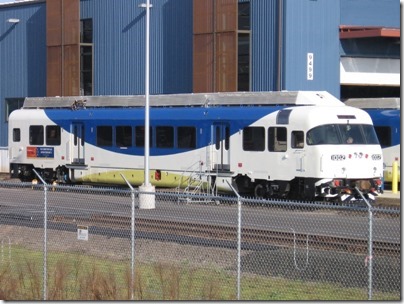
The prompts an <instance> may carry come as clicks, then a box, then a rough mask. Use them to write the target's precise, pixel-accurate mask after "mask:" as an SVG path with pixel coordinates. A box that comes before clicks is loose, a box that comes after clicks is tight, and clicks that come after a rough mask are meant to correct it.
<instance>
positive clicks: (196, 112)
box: [44, 106, 285, 156]
mask: <svg viewBox="0 0 404 304" xmlns="http://www.w3.org/2000/svg"><path fill="white" fill-rule="evenodd" d="M282 108H285V107H284V106H270V107H265V106H262V107H257V106H240V107H211V108H203V107H195V108H194V107H173V108H170V107H166V108H150V126H151V127H156V126H174V127H176V126H195V127H196V128H197V142H196V149H198V148H203V147H206V146H208V145H209V143H210V141H211V132H210V128H211V126H212V125H213V123H217V122H220V123H226V124H228V126H229V127H230V134H231V135H232V134H235V133H236V132H238V131H239V130H240V129H243V128H244V127H246V126H248V125H251V124H252V123H253V122H255V121H257V120H258V119H260V118H262V117H263V116H265V115H268V114H269V113H272V112H275V111H277V110H280V109H282ZM44 111H45V114H46V115H47V116H48V117H49V119H51V120H52V121H53V122H55V123H56V124H57V125H59V126H61V127H62V128H63V129H64V130H66V131H67V132H70V128H71V123H83V124H84V125H85V128H86V131H85V142H86V143H88V144H92V145H96V140H97V139H96V132H95V131H94V130H95V128H96V127H97V126H101V125H108V126H122V125H130V126H143V125H144V116H145V112H144V109H143V108H87V109H81V110H76V111H74V110H70V109H45V110H44ZM91 128H93V131H91ZM201 129H202V134H200V130H201ZM100 148H102V149H105V150H109V151H113V152H116V153H122V154H131V155H139V156H142V155H144V148H143V147H128V148H127V149H120V148H119V147H117V146H111V147H100ZM184 151H189V150H184V149H178V148H156V147H154V146H151V147H150V155H151V156H157V155H169V154H176V153H181V152H184Z"/></svg>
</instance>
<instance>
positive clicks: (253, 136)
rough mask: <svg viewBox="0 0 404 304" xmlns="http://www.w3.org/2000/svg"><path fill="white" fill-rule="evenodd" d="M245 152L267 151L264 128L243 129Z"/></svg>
mask: <svg viewBox="0 0 404 304" xmlns="http://www.w3.org/2000/svg"><path fill="white" fill-rule="evenodd" d="M243 150H244V151H264V150H265V128H264V127H247V128H244V129H243Z"/></svg>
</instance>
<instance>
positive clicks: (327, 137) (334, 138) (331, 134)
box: [306, 125, 340, 145]
mask: <svg viewBox="0 0 404 304" xmlns="http://www.w3.org/2000/svg"><path fill="white" fill-rule="evenodd" d="M339 136H340V135H339V131H338V126H337V125H324V126H318V127H315V128H313V129H311V130H310V131H308V132H307V137H306V142H307V144H308V145H336V144H339V143H340V139H339Z"/></svg>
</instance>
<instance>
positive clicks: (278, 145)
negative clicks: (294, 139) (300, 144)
mask: <svg viewBox="0 0 404 304" xmlns="http://www.w3.org/2000/svg"><path fill="white" fill-rule="evenodd" d="M286 143H287V132H286V128H285V127H270V128H269V129H268V150H269V151H271V152H285V151H286V149H287V145H286Z"/></svg>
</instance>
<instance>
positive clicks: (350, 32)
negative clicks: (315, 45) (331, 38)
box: [339, 25, 401, 39]
mask: <svg viewBox="0 0 404 304" xmlns="http://www.w3.org/2000/svg"><path fill="white" fill-rule="evenodd" d="M400 36H401V32H400V29H399V28H387V27H381V26H357V25H340V27H339V38H340V39H353V38H368V37H388V38H400Z"/></svg>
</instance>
